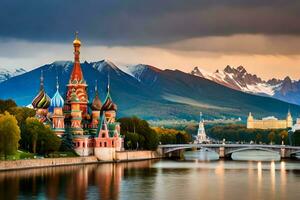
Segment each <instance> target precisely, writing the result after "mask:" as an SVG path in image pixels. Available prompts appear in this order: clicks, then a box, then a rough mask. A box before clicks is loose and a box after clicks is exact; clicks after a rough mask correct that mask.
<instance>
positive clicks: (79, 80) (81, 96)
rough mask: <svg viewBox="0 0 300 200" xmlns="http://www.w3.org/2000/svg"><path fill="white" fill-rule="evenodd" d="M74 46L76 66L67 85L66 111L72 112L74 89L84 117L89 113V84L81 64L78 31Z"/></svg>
mask: <svg viewBox="0 0 300 200" xmlns="http://www.w3.org/2000/svg"><path fill="white" fill-rule="evenodd" d="M73 46H74V66H73V70H72V73H71V76H70V80H69V83H68V85H67V96H66V106H65V111H67V112H66V113H70V110H71V98H72V97H71V96H72V95H71V94H72V92H73V90H75V92H76V96H77V97H78V100H79V101H78V104H79V108H80V110H81V111H82V117H85V116H86V115H87V104H88V96H87V91H86V88H87V84H86V82H85V80H84V77H83V73H82V69H81V66H80V59H79V58H80V46H81V42H80V40H79V38H78V33H77V32H76V35H75V40H74V41H73Z"/></svg>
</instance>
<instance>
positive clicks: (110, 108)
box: [101, 77, 117, 123]
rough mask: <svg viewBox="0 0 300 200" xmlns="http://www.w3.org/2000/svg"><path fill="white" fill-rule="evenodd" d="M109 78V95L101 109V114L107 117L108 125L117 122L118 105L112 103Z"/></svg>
mask: <svg viewBox="0 0 300 200" xmlns="http://www.w3.org/2000/svg"><path fill="white" fill-rule="evenodd" d="M109 82H110V81H109V77H108V83H107V94H106V98H105V101H104V104H103V106H102V108H101V114H104V115H105V118H106V121H107V122H108V123H114V122H115V121H116V111H117V105H116V104H115V103H114V102H113V101H112V98H111V96H110V83H109Z"/></svg>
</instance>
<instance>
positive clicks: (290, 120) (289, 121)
mask: <svg viewBox="0 0 300 200" xmlns="http://www.w3.org/2000/svg"><path fill="white" fill-rule="evenodd" d="M292 126H293V118H292V115H291V112H290V109H289V111H288V113H287V116H286V127H288V128H291V127H292Z"/></svg>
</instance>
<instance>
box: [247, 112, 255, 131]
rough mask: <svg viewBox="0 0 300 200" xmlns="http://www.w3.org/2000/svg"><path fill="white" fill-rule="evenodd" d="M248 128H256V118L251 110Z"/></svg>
mask: <svg viewBox="0 0 300 200" xmlns="http://www.w3.org/2000/svg"><path fill="white" fill-rule="evenodd" d="M247 128H254V118H253V116H252V113H251V112H249V115H248V119H247Z"/></svg>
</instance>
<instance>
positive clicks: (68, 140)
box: [60, 131, 74, 151]
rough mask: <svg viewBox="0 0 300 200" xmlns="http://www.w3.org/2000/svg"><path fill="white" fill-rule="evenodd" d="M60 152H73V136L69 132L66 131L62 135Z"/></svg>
mask: <svg viewBox="0 0 300 200" xmlns="http://www.w3.org/2000/svg"><path fill="white" fill-rule="evenodd" d="M60 150H61V151H73V150H74V142H73V134H72V133H71V132H70V131H67V132H65V133H64V134H63V135H62V141H61V146H60Z"/></svg>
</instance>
